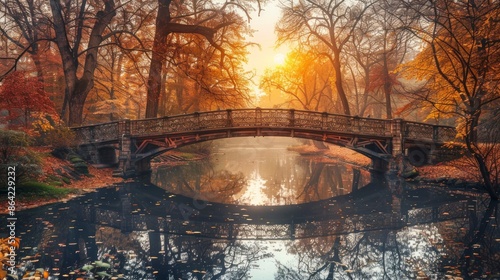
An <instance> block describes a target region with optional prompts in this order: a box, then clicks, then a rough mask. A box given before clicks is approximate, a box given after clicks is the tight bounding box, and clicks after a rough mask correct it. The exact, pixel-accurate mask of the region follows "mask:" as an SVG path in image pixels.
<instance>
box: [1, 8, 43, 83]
mask: <svg viewBox="0 0 500 280" xmlns="http://www.w3.org/2000/svg"><path fill="white" fill-rule="evenodd" d="M45 5H46V3H45V2H44V1H39V0H25V1H23V2H21V1H12V0H6V1H2V2H0V7H1V8H2V11H3V13H2V17H3V18H4V23H3V24H2V25H0V34H2V38H4V39H5V40H6V41H8V42H10V43H12V44H13V45H15V46H16V47H18V48H19V49H20V52H19V53H18V56H17V57H16V58H14V60H15V63H14V65H13V67H11V68H10V69H7V71H5V74H8V73H10V72H11V71H13V70H15V69H16V66H17V62H18V61H19V60H20V58H21V57H23V55H24V54H25V52H27V53H28V54H29V55H30V56H31V59H32V60H33V62H34V64H35V67H36V72H37V77H38V80H39V81H40V82H41V83H42V85H43V83H44V77H43V73H44V71H43V67H42V64H43V63H42V59H41V57H42V52H43V49H46V48H48V44H47V40H49V39H50V31H49V27H48V24H47V22H48V21H47V18H46V15H45V14H44V12H43V10H44V9H46V8H47V7H46V6H45Z"/></svg>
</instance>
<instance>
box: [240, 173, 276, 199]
mask: <svg viewBox="0 0 500 280" xmlns="http://www.w3.org/2000/svg"><path fill="white" fill-rule="evenodd" d="M266 182H267V181H266V180H264V179H262V177H261V176H260V174H258V173H257V172H256V171H254V172H253V173H252V175H251V177H250V178H249V179H248V183H247V184H248V185H247V187H246V189H245V192H244V193H243V194H242V195H241V197H240V198H239V199H238V203H239V204H247V205H266V204H268V203H269V199H268V198H267V196H266V194H265V193H264V188H265V185H266Z"/></svg>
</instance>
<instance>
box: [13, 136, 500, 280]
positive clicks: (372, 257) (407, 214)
mask: <svg viewBox="0 0 500 280" xmlns="http://www.w3.org/2000/svg"><path fill="white" fill-rule="evenodd" d="M294 144H295V145H296V144H297V142H289V141H285V140H282V139H279V140H276V139H270V140H267V139H261V138H260V139H259V138H249V139H246V140H245V141H242V139H238V141H231V139H230V140H229V141H226V142H222V141H217V142H214V147H213V150H212V152H213V153H212V155H211V156H210V157H209V158H207V159H205V160H202V161H193V162H190V163H188V164H181V165H177V166H164V165H161V164H158V166H157V168H156V170H155V171H154V172H153V174H152V183H143V182H132V183H125V184H121V185H117V186H113V187H110V188H106V189H101V190H99V191H97V192H94V193H90V194H88V195H85V196H83V197H80V198H77V199H74V200H71V201H68V202H66V203H59V204H53V205H50V206H45V207H39V208H37V209H32V210H28V211H23V212H18V216H17V217H18V224H17V231H18V232H19V233H20V237H21V239H22V241H21V249H20V250H19V254H18V260H20V265H19V274H20V275H23V274H24V273H25V271H35V270H36V269H37V268H43V269H45V270H48V271H49V272H50V275H51V278H50V279H91V277H94V279H104V278H106V279H446V278H450V279H482V278H487V279H500V265H499V263H500V230H499V229H498V214H499V213H498V212H499V210H498V204H497V203H496V202H490V201H489V200H488V199H486V198H483V197H480V196H479V197H478V196H468V195H465V194H463V193H460V192H447V191H445V190H443V189H442V187H441V188H440V187H432V186H425V187H424V186H415V185H409V184H406V183H404V182H401V181H398V180H383V179H380V178H379V180H371V178H372V177H373V176H370V174H369V173H368V172H366V171H363V170H359V168H357V167H353V166H348V165H346V164H342V163H339V162H335V161H332V160H329V159H328V160H327V159H325V158H324V157H322V156H300V155H298V154H297V153H296V152H292V151H288V150H287V149H286V147H287V146H289V145H294ZM264 147H265V148H264Z"/></svg>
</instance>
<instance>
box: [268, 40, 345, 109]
mask: <svg viewBox="0 0 500 280" xmlns="http://www.w3.org/2000/svg"><path fill="white" fill-rule="evenodd" d="M332 76H333V67H332V65H331V63H330V61H328V59H327V58H326V57H324V56H321V55H316V54H314V53H311V52H303V51H301V50H299V49H295V50H293V51H292V52H290V53H289V54H288V55H287V57H286V59H285V62H284V64H283V65H278V66H276V67H275V68H274V69H268V70H267V71H266V73H265V74H264V76H263V77H262V78H261V84H260V87H261V88H263V89H264V90H266V91H268V92H272V91H277V92H278V93H277V94H281V95H283V105H285V106H286V107H290V108H296V109H304V110H315V111H328V112H335V111H336V110H335V107H336V104H337V102H336V99H337V98H335V96H333V89H332ZM271 94H272V93H271Z"/></svg>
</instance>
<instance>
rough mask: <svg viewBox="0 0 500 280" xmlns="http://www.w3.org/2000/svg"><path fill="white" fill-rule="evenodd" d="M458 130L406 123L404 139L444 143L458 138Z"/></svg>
mask: <svg viewBox="0 0 500 280" xmlns="http://www.w3.org/2000/svg"><path fill="white" fill-rule="evenodd" d="M456 134H457V132H456V130H455V128H453V127H449V126H440V125H431V124H425V123H418V122H408V121H407V122H405V126H404V131H403V137H404V138H406V139H412V140H421V141H432V142H438V143H444V142H448V141H452V140H454V139H455V137H456Z"/></svg>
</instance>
